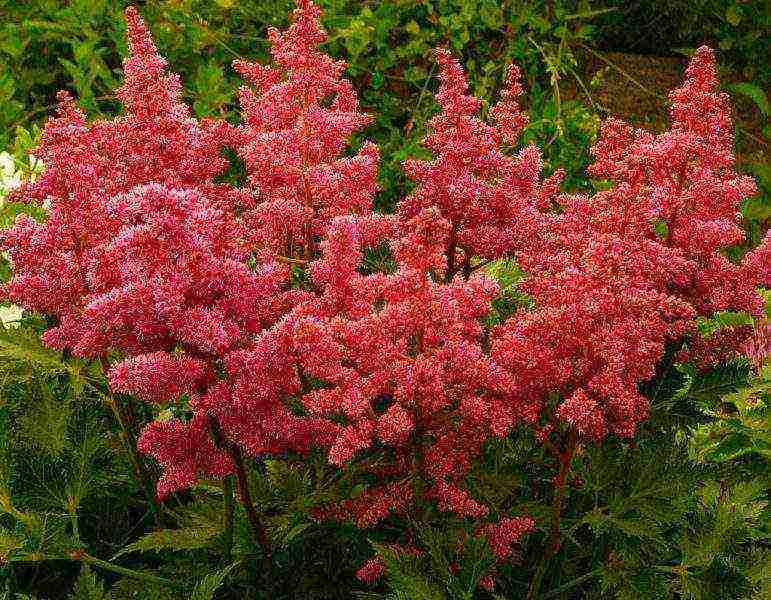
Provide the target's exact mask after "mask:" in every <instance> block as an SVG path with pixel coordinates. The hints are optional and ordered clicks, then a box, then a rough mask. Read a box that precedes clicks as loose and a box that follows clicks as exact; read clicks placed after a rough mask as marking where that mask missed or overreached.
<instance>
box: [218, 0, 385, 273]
mask: <svg viewBox="0 0 771 600" xmlns="http://www.w3.org/2000/svg"><path fill="white" fill-rule="evenodd" d="M320 14H321V11H320V9H319V8H318V7H317V6H316V5H315V4H314V3H313V2H310V1H306V0H302V1H300V2H298V5H297V9H296V10H295V11H294V14H293V17H292V19H293V23H292V25H291V26H290V27H289V28H288V29H287V30H285V31H278V30H276V29H271V30H270V31H269V34H268V36H269V38H270V42H271V53H272V55H273V58H274V60H275V62H276V66H275V67H270V66H263V65H260V64H256V63H249V62H245V61H236V62H235V63H234V67H235V69H236V71H238V72H239V73H240V74H241V75H243V77H244V78H245V79H246V80H247V81H248V82H249V83H250V84H251V85H252V86H254V90H252V89H250V88H246V87H244V88H241V91H240V99H241V105H242V107H243V112H244V119H245V124H244V126H242V127H241V128H240V129H238V130H237V131H231V132H229V137H230V138H231V143H233V144H234V145H236V146H237V148H238V152H239V154H240V156H241V157H242V158H243V160H244V162H245V164H246V170H247V173H248V175H249V182H250V185H251V191H252V193H253V194H254V195H255V196H256V199H257V202H258V204H257V206H256V208H255V209H254V210H253V211H251V212H249V213H247V215H246V219H247V220H248V221H249V222H250V223H251V226H252V228H253V229H254V243H255V244H256V245H257V246H258V247H264V248H267V249H269V250H270V251H272V252H274V253H275V254H278V255H283V256H286V257H294V258H303V259H309V258H314V257H315V256H316V254H317V252H318V239H319V238H320V237H322V236H323V235H324V233H325V231H326V228H327V227H328V226H329V223H330V222H331V219H333V218H334V217H336V216H341V215H348V214H363V213H367V212H369V211H370V209H371V206H372V199H373V197H374V195H375V193H376V191H377V183H376V176H377V164H378V160H379V153H378V150H377V147H376V146H375V145H374V144H372V143H369V142H367V143H365V144H364V145H363V147H362V148H361V150H360V151H359V152H358V153H357V154H355V155H354V156H350V157H348V156H343V151H344V150H345V148H346V145H347V144H348V141H349V138H350V136H351V135H352V134H353V133H354V132H356V131H358V130H360V129H362V128H363V127H364V126H366V125H367V124H369V123H370V122H371V120H372V119H371V117H369V116H368V115H365V114H363V113H361V112H359V108H358V106H359V104H358V99H357V97H356V92H355V91H354V90H353V87H352V86H351V83H350V82H349V81H348V80H347V79H342V78H341V76H342V73H343V71H344V70H345V63H344V62H342V61H336V60H333V59H332V58H331V57H329V56H328V55H327V54H325V53H323V52H321V51H319V50H318V46H319V45H320V44H321V43H323V42H324V41H325V40H326V32H325V31H324V30H323V28H322V27H321V24H320V20H319V17H320Z"/></svg>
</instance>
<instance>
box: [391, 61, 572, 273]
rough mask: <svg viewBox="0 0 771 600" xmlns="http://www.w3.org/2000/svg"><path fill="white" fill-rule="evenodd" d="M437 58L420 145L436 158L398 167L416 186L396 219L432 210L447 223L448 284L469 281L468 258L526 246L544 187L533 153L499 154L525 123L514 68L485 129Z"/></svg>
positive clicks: (462, 86)
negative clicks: (434, 111)
mask: <svg viewBox="0 0 771 600" xmlns="http://www.w3.org/2000/svg"><path fill="white" fill-rule="evenodd" d="M436 57H437V62H438V63H439V68H440V72H439V79H440V82H441V84H440V86H439V90H438V92H437V94H436V99H437V102H438V103H439V105H440V106H441V108H442V111H441V112H440V113H439V114H438V115H437V116H435V117H434V118H432V119H431V120H430V121H429V126H430V127H431V129H432V132H431V133H430V134H429V135H428V136H426V138H425V139H424V144H425V145H426V146H427V147H428V148H430V149H431V150H433V151H434V153H435V155H436V156H435V158H434V159H433V160H431V161H424V160H414V159H413V160H408V161H406V162H405V163H404V166H405V170H406V171H407V174H408V175H409V176H410V177H411V178H412V179H413V180H415V181H416V182H417V183H418V187H417V189H416V190H415V191H414V192H413V193H412V194H410V195H409V196H408V197H407V198H405V199H404V200H403V201H402V202H401V203H400V205H399V215H400V216H401V218H402V220H403V221H408V220H410V219H412V218H415V217H417V216H418V215H419V214H420V213H421V212H422V211H424V210H427V209H432V208H435V209H436V210H438V211H439V213H440V216H441V217H442V218H444V219H446V220H447V221H448V222H449V224H450V228H449V233H448V238H447V245H446V248H445V251H444V252H445V254H446V264H445V265H444V267H443V269H441V271H443V272H444V276H445V279H446V280H447V281H450V280H451V279H452V278H453V277H454V276H455V275H456V274H457V273H458V272H463V273H464V274H465V275H466V277H468V274H469V272H470V270H471V259H472V257H473V256H480V257H484V258H487V259H493V258H499V257H501V256H503V255H505V254H506V253H508V252H511V251H513V250H514V249H515V248H517V247H518V246H520V245H522V244H523V243H526V241H527V239H528V238H529V237H530V236H531V234H532V232H533V230H534V228H536V226H537V222H538V215H537V213H536V211H535V207H536V206H537V205H539V204H540V202H539V201H537V199H538V198H539V197H540V195H541V191H542V189H543V188H542V185H541V182H540V180H539V177H540V171H541V158H540V153H539V152H538V150H536V149H535V148H534V147H530V148H526V149H525V150H523V151H522V153H521V154H520V155H519V156H518V157H516V158H511V157H508V156H506V155H505V154H504V153H503V152H502V150H501V146H502V145H503V144H513V143H514V142H515V141H516V139H517V137H518V135H519V132H520V131H521V129H522V127H523V126H524V124H525V123H526V122H527V119H526V117H525V116H524V115H523V114H522V113H521V112H520V111H519V107H518V105H517V103H516V100H515V99H516V96H517V95H518V94H519V93H520V90H521V86H520V85H519V79H518V69H517V67H516V66H513V67H512V68H511V70H510V71H509V76H508V78H507V86H506V89H505V90H504V93H503V95H502V99H501V102H500V103H499V104H498V105H496V106H495V107H494V108H493V110H492V111H491V114H492V115H493V117H494V119H495V120H496V125H488V124H486V123H484V122H483V121H482V120H481V119H480V118H479V117H478V116H477V112H478V111H479V108H480V106H481V102H480V101H479V100H478V99H476V98H474V97H473V96H470V95H469V93H468V84H467V81H466V75H465V73H464V72H463V68H462V67H461V65H460V63H459V62H458V61H457V60H456V59H455V58H453V56H452V55H451V54H450V52H449V51H447V50H444V49H442V48H439V49H437V50H436ZM533 159H535V160H533ZM533 166H536V168H533ZM557 176H558V177H559V175H557Z"/></svg>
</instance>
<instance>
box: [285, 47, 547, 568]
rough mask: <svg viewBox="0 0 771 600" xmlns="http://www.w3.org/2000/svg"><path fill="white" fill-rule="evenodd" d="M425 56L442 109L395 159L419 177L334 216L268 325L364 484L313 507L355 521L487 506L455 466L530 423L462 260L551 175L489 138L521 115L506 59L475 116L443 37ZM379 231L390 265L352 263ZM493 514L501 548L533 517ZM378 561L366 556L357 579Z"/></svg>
mask: <svg viewBox="0 0 771 600" xmlns="http://www.w3.org/2000/svg"><path fill="white" fill-rule="evenodd" d="M437 57H438V60H439V64H440V79H441V81H442V85H441V87H440V90H439V93H438V99H439V101H440V104H441V105H442V108H443V110H442V113H441V114H440V115H438V116H437V117H435V118H434V119H433V120H432V122H431V125H432V127H434V132H433V133H432V134H430V135H429V136H428V137H427V139H426V143H427V145H428V146H429V147H431V148H432V149H434V150H435V151H436V152H437V156H436V157H435V158H434V159H433V160H432V161H409V163H408V165H407V169H408V172H410V173H412V174H413V175H414V176H415V178H416V180H417V182H418V183H419V185H418V187H417V188H416V190H415V191H414V192H413V194H411V195H410V196H409V197H408V198H406V199H405V200H404V201H403V202H402V203H401V204H400V206H399V210H398V213H397V215H396V216H395V217H394V218H387V217H382V216H376V215H356V216H349V217H339V218H337V219H335V220H334V221H332V223H331V224H330V226H329V229H328V236H327V239H326V240H325V241H324V242H323V244H322V257H321V258H320V259H319V260H317V261H314V262H313V263H312V264H311V265H310V274H311V277H312V281H313V282H314V284H315V285H316V286H317V287H318V289H319V290H320V292H321V296H320V298H318V299H314V300H313V302H312V303H310V304H305V305H299V306H298V307H297V308H296V309H295V310H294V311H292V312H291V313H290V314H289V315H288V316H287V318H286V320H285V321H284V323H283V324H282V325H281V326H280V328H284V327H285V328H287V329H289V330H291V331H292V332H293V336H294V342H293V343H294V346H295V348H296V349H297V350H298V352H297V355H296V361H297V362H296V364H297V369H298V373H299V374H300V376H301V380H302V382H303V389H302V390H301V391H302V397H301V401H302V403H303V405H304V406H305V407H306V408H307V409H308V410H309V411H310V412H311V414H316V415H320V416H324V417H328V418H330V419H331V420H332V421H333V422H334V423H339V422H341V421H342V422H343V423H344V425H343V426H342V427H340V428H339V430H338V432H337V434H336V437H335V439H334V441H333V444H332V446H331V448H330V450H329V461H330V462H331V463H332V464H335V465H340V466H344V465H351V464H354V465H356V467H357V471H358V472H359V473H360V474H362V475H369V476H370V477H374V479H375V481H377V483H376V484H373V485H370V486H368V487H367V489H365V490H364V491H363V493H361V494H360V495H359V496H358V497H356V498H355V499H352V500H349V501H347V502H344V503H343V504H342V505H340V506H336V507H334V508H333V509H331V510H329V511H327V513H326V514H330V515H333V516H335V517H337V518H348V519H351V520H353V521H354V522H355V523H356V524H357V525H358V526H359V527H372V526H373V525H376V524H378V523H379V522H381V521H382V520H384V519H386V518H388V517H389V516H392V515H402V516H406V517H410V516H413V515H415V514H416V512H419V511H420V506H421V504H423V505H425V503H426V502H434V501H435V502H436V503H437V507H438V509H439V510H440V511H442V512H451V513H454V514H456V515H457V516H459V517H461V518H468V519H473V520H476V521H478V520H479V519H484V518H486V517H488V516H489V513H490V509H489V507H487V506H485V505H484V504H483V503H481V502H479V501H477V500H475V499H474V498H473V496H472V494H471V493H470V492H469V490H468V489H466V486H465V483H464V478H465V476H466V475H467V474H468V472H469V470H470V469H471V466H472V462H473V461H474V460H476V459H478V458H479V457H480V455H481V452H482V449H483V447H484V445H485V443H486V442H487V441H488V440H490V439H491V438H495V437H498V438H501V437H504V436H506V435H507V434H508V433H509V432H510V431H511V430H512V427H513V426H514V424H515V423H517V422H518V421H520V420H523V419H524V420H532V417H531V416H530V415H527V414H521V413H520V412H519V407H520V404H519V403H518V402H517V401H516V398H514V397H513V394H512V391H513V389H514V382H513V379H512V378H511V376H510V375H508V374H507V373H506V372H505V371H503V370H502V369H500V368H499V367H498V366H497V365H496V364H495V363H494V362H493V361H492V360H491V359H490V356H489V353H488V352H487V349H486V344H485V339H486V335H485V331H484V327H483V325H482V322H481V320H482V318H483V317H485V316H486V315H487V314H488V313H489V312H490V311H491V302H492V300H493V299H494V298H495V297H496V296H497V295H498V293H499V286H498V284H497V282H495V281H494V280H492V279H491V278H489V277H487V276H484V275H481V274H479V273H477V274H473V273H472V272H473V271H475V270H477V267H478V266H479V265H476V264H475V265H473V266H472V262H471V261H472V259H474V258H476V259H477V260H478V261H481V260H492V259H495V258H500V257H502V256H504V255H505V254H506V253H507V252H509V251H512V250H513V249H514V248H515V247H518V246H520V245H522V244H524V243H525V240H526V238H527V231H525V230H522V231H520V232H519V235H517V234H514V233H513V232H512V230H513V228H514V226H515V224H516V223H520V224H524V223H526V222H531V223H532V226H533V227H535V226H537V223H538V220H539V218H540V216H539V213H538V210H537V207H538V206H540V205H542V204H544V203H548V202H549V198H550V196H551V195H552V194H553V193H554V191H555V190H556V187H557V180H558V178H559V177H560V174H557V175H556V177H554V178H552V179H550V180H547V181H546V182H542V181H540V179H539V176H540V170H541V159H540V155H539V153H538V151H537V150H536V149H535V148H533V147H530V148H527V149H525V150H524V151H522V152H521V153H520V154H519V155H518V156H517V157H515V158H510V157H508V156H507V155H506V154H504V152H503V151H502V148H501V146H502V145H503V144H504V143H510V142H513V141H515V139H516V135H517V133H518V130H519V128H520V127H521V125H522V123H523V122H524V117H523V116H522V115H521V113H519V109H518V107H517V105H516V103H515V102H514V97H515V96H516V94H517V92H518V90H519V84H518V81H517V71H516V69H512V73H511V76H510V78H509V86H510V87H509V88H508V90H507V92H506V93H505V97H504V100H503V101H502V102H501V103H500V104H499V105H497V106H496V107H495V108H494V109H493V111H492V112H493V114H494V115H495V117H496V119H497V123H496V124H495V125H488V124H486V123H484V122H483V121H481V120H480V119H479V118H478V117H477V116H476V113H477V111H478V109H479V106H480V102H479V101H478V100H476V99H475V98H473V97H471V96H469V95H468V91H467V84H466V80H465V75H464V73H463V71H462V68H461V67H460V65H459V63H458V62H457V61H456V60H455V59H453V58H452V57H451V56H450V55H449V53H447V52H446V51H445V50H441V49H440V50H438V51H437ZM384 240H385V241H388V242H389V244H390V247H391V250H392V253H393V256H394V258H395V262H396V270H395V272H393V273H375V274H370V275H365V274H362V273H361V272H360V271H359V266H360V264H361V263H362V259H363V256H364V250H365V249H366V248H367V247H372V246H376V245H377V244H378V243H380V242H382V241H384ZM478 244H481V245H478ZM322 512H323V511H322ZM499 518H501V519H502V520H501V523H500V525H490V526H488V527H486V528H484V529H483V530H480V533H483V534H486V535H487V536H488V537H491V538H492V539H491V544H492V545H493V546H494V547H495V548H497V550H496V556H497V557H498V558H499V559H500V560H504V559H505V558H506V556H507V555H508V553H509V552H510V545H511V543H512V542H514V541H517V539H518V538H519V534H521V533H524V532H525V531H528V530H529V529H530V528H532V526H533V521H532V519H530V518H528V517H516V518H514V519H510V518H507V517H503V516H500V515H499ZM512 532H518V534H517V535H514V533H512ZM405 551H413V550H411V549H410V548H406V549H405ZM378 572H380V569H379V568H377V567H375V566H374V564H367V565H365V566H364V567H363V570H362V572H361V576H362V577H363V578H364V579H371V578H372V577H373V574H376V573H378Z"/></svg>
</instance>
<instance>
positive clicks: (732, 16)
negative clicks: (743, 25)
mask: <svg viewBox="0 0 771 600" xmlns="http://www.w3.org/2000/svg"><path fill="white" fill-rule="evenodd" d="M725 18H726V21H728V22H729V23H730V24H731V25H733V26H734V27H736V26H737V25H738V24H739V23H740V22H741V20H742V10H741V8H740V7H739V5H738V4H732V5H731V6H729V7H728V10H727V11H725Z"/></svg>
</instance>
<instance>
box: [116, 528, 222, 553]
mask: <svg viewBox="0 0 771 600" xmlns="http://www.w3.org/2000/svg"><path fill="white" fill-rule="evenodd" d="M219 532H220V530H219V528H217V527H215V526H213V525H212V526H208V527H207V526H205V525H199V526H197V527H187V528H182V529H161V530H160V531H152V532H150V533H148V534H145V535H143V536H142V537H141V538H139V539H138V540H137V541H136V542H133V543H131V544H129V545H128V546H126V547H125V548H124V549H123V550H121V551H120V552H119V553H118V554H116V555H115V556H114V557H113V560H115V558H118V557H119V556H123V555H124V554H130V553H131V552H161V551H163V550H172V551H179V550H199V549H201V548H208V547H209V546H211V545H212V544H213V543H214V538H215V537H216V536H217V535H218V534H219Z"/></svg>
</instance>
